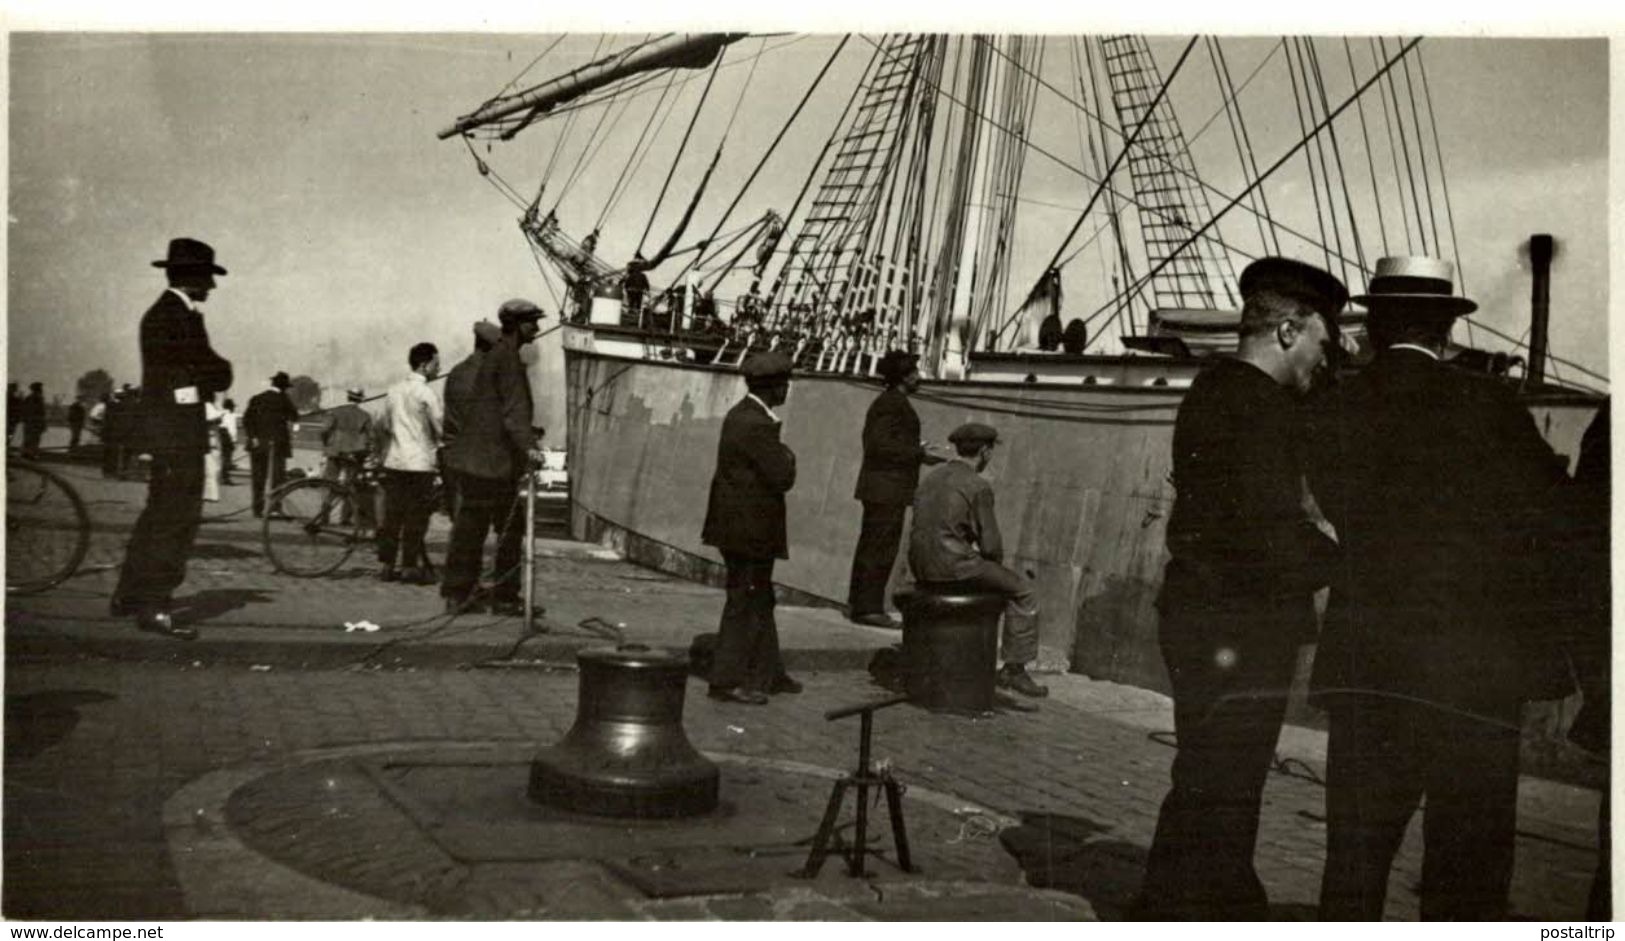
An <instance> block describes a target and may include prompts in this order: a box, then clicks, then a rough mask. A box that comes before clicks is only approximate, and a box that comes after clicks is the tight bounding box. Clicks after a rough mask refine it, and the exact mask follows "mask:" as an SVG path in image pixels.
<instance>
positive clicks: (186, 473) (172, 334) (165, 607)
mask: <svg viewBox="0 0 1625 941" xmlns="http://www.w3.org/2000/svg"><path fill="white" fill-rule="evenodd" d="M153 265H154V266H156V267H159V268H163V269H165V273H166V274H167V275H168V279H169V289H168V290H167V291H165V292H164V293H163V294H161V295H159V297H158V300H157V301H156V302H155V303H154V304H153V305H152V307H151V308H149V309H148V310H147V313H146V314H145V315H144V316H143V317H142V318H141V411H140V420H139V423H138V424H137V425H136V428H134V429H132V434H131V441H132V442H133V443H132V447H137V448H140V449H142V450H144V451H147V452H148V453H150V454H151V455H152V473H151V476H150V478H149V479H148V484H147V506H146V508H145V509H144V510H142V511H141V516H140V518H138V519H137V520H136V523H135V531H134V532H133V533H131V535H130V542H129V546H128V548H127V549H126V550H125V555H124V568H123V569H122V570H121V571H120V572H119V580H118V587H117V588H115V589H114V591H113V600H112V606H111V607H112V611H113V614H114V615H115V616H123V615H129V614H134V615H135V617H136V626H137V627H138V628H140V629H141V630H144V631H152V632H155V633H160V634H167V635H169V636H171V637H179V638H182V639H187V640H190V639H192V638H194V637H196V636H197V632H196V631H194V630H193V629H191V628H190V627H185V626H182V625H178V624H175V623H174V620H173V619H172V618H171V616H170V612H169V604H170V596H171V595H172V594H173V593H174V591H175V589H176V588H178V587H180V584H181V582H183V581H185V579H186V555H187V553H188V552H189V551H191V548H192V541H193V540H194V539H195V538H196V537H197V528H198V521H199V519H200V518H201V516H202V512H203V457H204V455H205V454H206V453H207V452H208V450H209V440H208V434H209V432H208V424H207V421H206V420H205V418H204V414H203V399H204V397H205V396H207V395H208V394H210V393H215V394H218V393H221V392H224V391H225V390H226V389H227V388H229V387H230V386H231V363H229V362H227V361H226V360H224V359H222V358H221V357H220V356H219V355H217V354H216V353H215V352H214V350H213V349H211V348H210V346H209V333H208V330H207V329H205V327H204V324H203V315H202V314H201V313H199V312H198V309H197V306H196V305H197V304H199V303H201V302H202V301H204V300H206V299H207V298H208V296H209V291H210V290H212V289H213V288H214V286H215V281H214V276H215V275H217V274H220V275H223V274H225V273H226V269H224V268H222V267H220V266H219V265H217V264H215V263H214V249H213V248H211V247H209V246H208V245H207V244H205V243H203V242H199V241H195V240H193V239H186V238H179V239H174V240H172V241H171V242H170V243H169V255H168V257H167V258H166V259H165V260H163V261H155V262H153ZM132 424H135V423H133V422H132Z"/></svg>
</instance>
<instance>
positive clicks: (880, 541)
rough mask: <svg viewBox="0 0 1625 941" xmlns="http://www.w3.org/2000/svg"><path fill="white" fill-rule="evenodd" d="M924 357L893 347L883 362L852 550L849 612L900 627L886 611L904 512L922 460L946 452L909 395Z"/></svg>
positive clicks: (933, 460) (866, 433)
mask: <svg viewBox="0 0 1625 941" xmlns="http://www.w3.org/2000/svg"><path fill="white" fill-rule="evenodd" d="M918 361H919V357H918V356H915V355H914V354H913V353H905V352H904V351H902V350H892V351H891V352H889V353H887V354H886V355H885V356H883V357H881V359H880V365H879V367H878V369H879V372H880V377H881V379H883V380H884V381H885V383H886V390H885V391H884V392H882V393H880V394H879V395H878V396H876V397H875V400H874V402H872V403H870V405H869V412H868V414H867V415H866V416H865V417H864V420H863V468H862V470H860V471H859V472H858V486H857V491H856V492H855V493H854V494H853V496H855V497H856V498H857V499H858V500H860V501H862V503H863V526H862V528H861V529H860V530H859V531H858V547H857V549H856V551H854V552H853V553H852V579H851V583H850V588H849V589H848V591H847V615H846V616H847V617H848V618H849V619H851V620H852V621H855V622H857V623H858V624H867V625H870V626H872V627H896V626H897V625H896V623H895V622H894V621H892V619H891V618H890V617H889V616H888V615H887V614H886V583H887V581H888V580H889V579H890V578H891V570H892V563H894V562H896V561H897V545H898V543H899V542H901V541H902V538H903V518H904V516H905V515H906V514H907V512H908V505H909V504H910V503H911V502H913V500H914V491H915V489H916V488H917V487H918V486H919V483H920V465H921V464H940V463H942V460H943V458H942V456H941V455H939V454H936V453H934V452H932V451H931V450H930V449H928V448H927V447H926V445H925V442H923V441H921V440H920V416H919V415H917V414H915V412H914V406H912V405H910V404H909V402H908V397H909V395H910V394H911V393H913V392H914V390H915V389H918V388H919V387H920V369H919V366H918Z"/></svg>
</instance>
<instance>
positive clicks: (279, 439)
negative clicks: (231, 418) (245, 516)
mask: <svg viewBox="0 0 1625 941" xmlns="http://www.w3.org/2000/svg"><path fill="white" fill-rule="evenodd" d="M291 385H293V382H292V380H290V379H289V378H288V374H287V373H285V372H278V373H277V374H276V375H274V376H272V377H271V385H270V388H267V389H262V390H260V391H259V392H258V393H257V394H256V395H254V397H253V398H250V399H249V400H248V407H247V408H245V409H243V433H244V434H246V435H247V436H248V483H249V489H250V494H251V499H250V507H251V508H252V509H253V511H254V515H255V516H263V515H264V514H265V494H266V493H267V492H268V491H270V492H274V491H275V490H276V489H277V488H278V487H280V486H282V484H283V481H284V480H286V479H287V475H288V454H289V453H290V452H291V451H292V449H293V435H292V428H293V423H294V422H296V421H298V420H299V410H298V409H297V408H295V407H294V405H293V400H292V399H290V398H288V387H289V386H291Z"/></svg>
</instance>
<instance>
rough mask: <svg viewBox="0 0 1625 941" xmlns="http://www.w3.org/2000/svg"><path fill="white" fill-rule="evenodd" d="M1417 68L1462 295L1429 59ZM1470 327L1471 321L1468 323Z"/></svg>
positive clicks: (1464, 288)
mask: <svg viewBox="0 0 1625 941" xmlns="http://www.w3.org/2000/svg"><path fill="white" fill-rule="evenodd" d="M1416 68H1417V70H1418V71H1419V72H1421V74H1422V95H1423V97H1424V98H1425V99H1426V101H1427V106H1428V123H1429V124H1430V125H1432V127H1433V153H1434V155H1435V159H1436V160H1437V161H1438V163H1439V188H1440V190H1441V192H1442V195H1443V196H1444V215H1445V222H1446V223H1447V227H1448V228H1449V229H1450V251H1451V254H1452V255H1454V256H1455V259H1456V283H1457V284H1459V285H1461V293H1462V294H1466V293H1467V274H1466V272H1465V271H1463V270H1462V267H1461V242H1460V241H1459V240H1458V239H1457V238H1456V213H1455V210H1454V209H1453V208H1451V203H1450V180H1449V178H1448V177H1446V176H1445V172H1444V149H1443V148H1442V147H1440V146H1439V115H1438V112H1436V111H1434V110H1433V90H1432V89H1431V88H1430V87H1429V86H1428V69H1427V59H1426V58H1425V57H1424V56H1422V55H1421V54H1418V55H1417V56H1416ZM1468 324H1469V327H1470V326H1471V321H1469V322H1468Z"/></svg>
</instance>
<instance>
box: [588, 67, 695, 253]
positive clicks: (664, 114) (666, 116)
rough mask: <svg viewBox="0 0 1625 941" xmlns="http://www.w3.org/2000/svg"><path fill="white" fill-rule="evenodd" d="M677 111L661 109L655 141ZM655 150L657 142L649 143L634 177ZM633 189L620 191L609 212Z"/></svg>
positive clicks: (634, 172) (634, 167) (633, 170)
mask: <svg viewBox="0 0 1625 941" xmlns="http://www.w3.org/2000/svg"><path fill="white" fill-rule="evenodd" d="M677 94H678V95H681V94H682V91H681V90H679V91H678V92H677ZM675 104H676V102H675V100H673V105H674V106H675ZM657 107H658V106H657ZM675 110H676V108H675V107H671V108H662V109H660V112H661V113H660V123H659V124H656V125H655V130H654V138H655V139H658V138H659V137H660V132H661V131H664V130H665V129H666V122H667V121H668V120H670V118H671V116H672V113H673V112H674V111H675ZM654 149H655V141H654V140H650V141H649V146H647V147H645V148H643V153H641V154H639V155H638V159H637V163H636V164H635V165H634V166H633V167H632V176H633V177H636V176H637V175H638V171H639V170H642V169H643V164H644V161H646V160H648V159H649V154H650V153H652V152H653V151H654ZM631 189H632V187H631V185H630V184H628V185H627V186H626V187H625V188H624V189H622V190H621V191H620V193H619V194H618V195H616V197H615V199H614V200H613V201H612V202H611V205H610V210H609V211H610V212H614V211H615V206H618V205H620V201H621V200H622V199H624V198H625V197H626V194H627V193H628V192H630V191H631ZM601 221H602V220H600V222H601Z"/></svg>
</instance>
